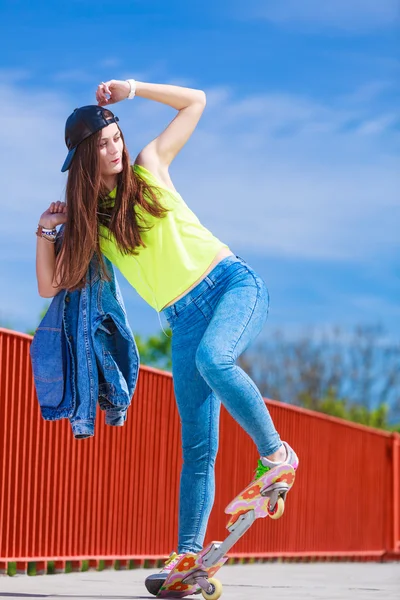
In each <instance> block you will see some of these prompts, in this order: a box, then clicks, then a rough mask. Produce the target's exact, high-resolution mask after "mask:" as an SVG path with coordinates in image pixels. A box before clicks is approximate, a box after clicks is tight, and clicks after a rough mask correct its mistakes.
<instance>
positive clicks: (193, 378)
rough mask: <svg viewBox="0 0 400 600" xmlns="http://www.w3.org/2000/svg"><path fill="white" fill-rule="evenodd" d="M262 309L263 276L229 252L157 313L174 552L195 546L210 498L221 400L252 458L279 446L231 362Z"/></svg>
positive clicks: (265, 303)
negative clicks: (175, 462)
mask: <svg viewBox="0 0 400 600" xmlns="http://www.w3.org/2000/svg"><path fill="white" fill-rule="evenodd" d="M268 307H269V295H268V290H267V287H266V285H265V283H264V281H263V280H262V279H261V278H260V277H259V276H258V275H257V274H256V273H255V272H254V271H253V269H252V268H251V267H249V266H248V265H247V264H246V262H245V261H244V260H243V259H241V258H240V257H238V256H233V255H232V256H228V257H226V258H224V259H223V260H222V261H221V262H220V263H219V264H217V265H216V267H214V269H213V270H212V271H211V272H210V273H209V274H208V275H207V276H206V277H205V278H204V279H203V280H202V281H201V282H200V283H199V284H198V285H197V286H196V287H195V288H194V289H193V290H191V291H190V292H188V293H187V294H186V295H185V296H184V297H183V298H180V299H179V300H177V302H175V304H173V305H171V306H168V307H167V308H165V309H164V310H163V311H162V312H163V314H164V315H165V317H166V319H167V321H168V323H169V325H170V327H171V329H172V375H173V382H174V392H175V397H176V402H177V406H178V411H179V416H180V420H181V428H182V452H183V467H182V473H181V481H180V504H179V539H178V553H183V552H199V551H200V550H201V549H202V547H203V541H204V537H205V533H206V527H207V522H208V518H209V516H210V512H211V509H212V505H213V502H214V493H215V485H214V464H215V459H216V455H217V450H218V434H219V413H220V407H221V402H222V403H223V405H224V406H225V408H226V409H227V410H228V412H229V413H230V414H231V415H232V417H233V418H234V419H235V420H236V421H237V422H238V423H239V424H240V425H241V427H243V429H244V430H245V431H246V432H247V433H248V434H249V436H250V437H251V438H252V439H253V441H254V443H255V445H256V447H257V449H258V452H259V454H260V456H268V455H270V454H272V453H274V452H276V450H278V448H279V447H280V445H281V440H280V437H279V435H278V433H277V431H276V430H275V427H274V424H273V422H272V419H271V416H270V414H269V412H268V409H267V407H266V405H265V403H264V400H263V398H262V396H261V393H260V391H259V390H258V388H257V386H256V385H255V383H254V382H253V381H252V380H251V379H250V377H249V376H248V375H247V374H246V373H245V372H244V371H243V370H242V369H241V368H240V367H238V366H237V365H236V364H235V361H236V359H237V358H238V357H239V356H240V355H241V354H242V352H243V351H244V350H245V349H246V348H247V347H248V346H249V344H250V343H251V342H252V341H253V340H254V339H255V338H256V337H257V335H258V334H259V333H260V331H261V330H262V328H263V326H264V324H265V322H266V320H267V315H268ZM238 491H239V490H238Z"/></svg>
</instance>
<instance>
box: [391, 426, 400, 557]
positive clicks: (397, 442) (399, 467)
mask: <svg viewBox="0 0 400 600" xmlns="http://www.w3.org/2000/svg"><path fill="white" fill-rule="evenodd" d="M392 482H393V483H392V485H393V506H392V510H393V515H392V519H391V521H392V527H393V531H392V532H391V534H392V551H393V552H395V553H398V552H400V435H399V434H398V433H393V434H392Z"/></svg>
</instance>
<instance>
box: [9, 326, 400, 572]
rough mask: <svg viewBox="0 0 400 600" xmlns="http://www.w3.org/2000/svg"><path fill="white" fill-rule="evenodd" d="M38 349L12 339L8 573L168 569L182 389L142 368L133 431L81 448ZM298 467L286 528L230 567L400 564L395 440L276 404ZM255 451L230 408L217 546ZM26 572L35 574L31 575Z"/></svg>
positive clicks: (264, 528)
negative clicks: (50, 400) (42, 369)
mask: <svg viewBox="0 0 400 600" xmlns="http://www.w3.org/2000/svg"><path fill="white" fill-rule="evenodd" d="M30 343H31V337H30V336H27V335H23V334H16V333H15V332H11V331H8V330H5V329H0V409H1V415H0V481H1V488H0V568H3V570H4V568H5V565H6V563H9V562H17V563H18V564H20V565H22V566H23V565H25V564H26V562H27V561H36V562H37V564H40V563H41V562H43V561H49V560H55V561H66V560H71V561H81V560H83V559H90V560H92V561H93V560H99V559H101V558H104V559H107V560H109V561H110V560H114V559H120V560H121V561H126V560H128V559H140V560H142V559H144V558H150V559H157V558H161V557H164V556H166V555H168V554H169V553H170V551H171V550H172V549H174V548H175V547H176V535H177V513H178V480H179V472H180V461H181V455H180V441H179V440H180V437H179V436H180V429H179V419H178V414H177V410H176V407H175V402H174V394H173V385H172V377H171V375H170V374H168V373H164V372H162V371H158V370H156V369H151V368H147V367H143V368H141V371H140V376H139V382H138V388H137V391H136V393H135V396H134V399H133V402H132V406H131V407H130V409H129V413H128V420H127V423H126V424H125V426H124V427H122V428H113V427H108V426H105V425H104V415H103V413H100V411H99V412H98V414H97V421H96V433H95V436H94V438H90V439H87V440H75V439H74V438H73V435H72V432H71V429H70V425H69V423H68V422H67V421H65V420H63V421H57V422H46V421H44V420H43V419H42V418H41V416H40V411H39V406H38V403H37V399H36V397H35V390H34V385H33V379H32V373H31V366H30V359H29V346H30ZM268 406H269V408H270V410H271V413H272V416H273V419H274V421H275V423H276V425H277V428H278V430H279V431H280V433H281V435H282V437H283V438H284V439H287V440H288V441H289V442H290V443H291V444H292V445H293V446H294V448H295V449H296V451H297V452H298V454H299V457H300V467H299V471H298V478H297V481H296V484H295V486H294V488H293V490H292V491H291V493H290V494H289V496H288V500H287V507H286V512H285V515H284V517H283V518H282V519H280V520H278V521H271V520H269V519H265V520H262V521H257V523H255V524H254V526H253V527H252V529H251V530H250V531H249V532H248V533H247V534H246V536H244V537H243V538H242V540H240V541H239V542H238V544H237V545H236V546H235V547H234V548H233V549H232V552H231V553H230V555H231V556H232V557H278V556H283V557H285V556H287V557H289V556H292V557H296V556H298V557H306V556H314V557H334V556H342V557H360V558H361V557H364V558H367V557H368V558H375V559H380V558H383V557H385V556H398V555H399V551H400V545H399V541H400V483H399V481H400V442H399V439H400V438H399V436H398V435H397V434H390V433H386V432H383V431H378V430H374V429H370V428H367V427H363V426H360V425H355V424H351V423H348V422H345V421H341V420H340V419H336V418H333V417H327V416H324V415H320V414H318V413H314V412H311V411H307V410H303V409H299V408H295V407H292V406H288V405H285V404H282V403H279V402H274V401H268ZM256 460H257V453H256V450H255V448H254V445H253V443H252V441H251V440H250V439H249V438H248V437H247V436H246V434H245V433H244V432H243V431H242V430H241V429H240V427H239V426H238V425H237V424H236V423H235V422H234V421H233V420H232V419H231V417H230V416H229V415H228V414H227V413H226V411H224V410H223V413H222V416H221V439H220V450H219V456H218V460H217V467H216V477H217V489H216V502H215V506H214V509H213V512H212V515H211V519H210V523H209V527H208V531H209V536H208V540H207V541H209V540H211V538H213V539H224V538H225V536H226V535H227V531H226V529H225V524H226V522H227V516H226V515H225V514H224V508H225V506H226V505H227V504H228V502H229V501H230V500H231V499H232V498H233V497H234V496H235V495H236V494H237V493H238V491H240V489H242V488H243V487H244V486H245V485H246V484H247V483H248V482H249V479H250V478H251V476H252V473H253V470H254V467H255V464H256ZM22 568H23V567H22Z"/></svg>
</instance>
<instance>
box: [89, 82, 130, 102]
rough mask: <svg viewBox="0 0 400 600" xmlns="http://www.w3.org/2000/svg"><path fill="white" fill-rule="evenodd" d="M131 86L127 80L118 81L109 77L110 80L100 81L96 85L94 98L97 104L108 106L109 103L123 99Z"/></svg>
mask: <svg viewBox="0 0 400 600" xmlns="http://www.w3.org/2000/svg"><path fill="white" fill-rule="evenodd" d="M130 91H131V86H130V85H129V83H128V82H127V81H118V80H117V79H110V81H106V82H105V83H104V82H101V83H100V85H98V86H97V90H96V100H97V103H98V105H99V106H108V105H109V104H115V103H116V102H120V101H121V100H125V99H126V98H127V97H128V95H129V92H130ZM107 96H108V97H107Z"/></svg>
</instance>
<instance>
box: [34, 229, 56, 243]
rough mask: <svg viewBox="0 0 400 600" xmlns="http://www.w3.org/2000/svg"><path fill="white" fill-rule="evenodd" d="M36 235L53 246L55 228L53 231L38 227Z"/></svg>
mask: <svg viewBox="0 0 400 600" xmlns="http://www.w3.org/2000/svg"><path fill="white" fill-rule="evenodd" d="M36 235H37V236H38V237H41V238H43V239H44V240H47V241H48V242H51V243H52V244H54V243H55V241H56V235H57V229H56V228H55V227H53V229H46V227H43V225H38V226H37V229H36Z"/></svg>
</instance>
